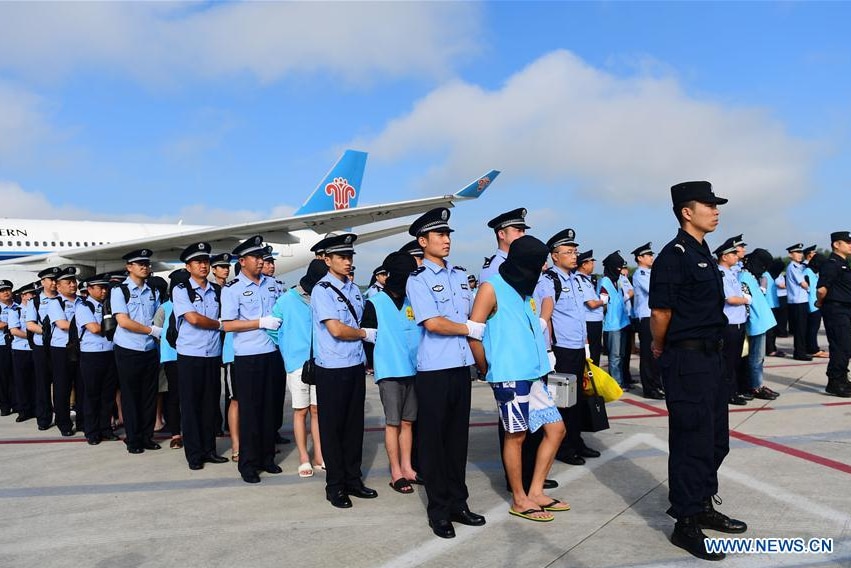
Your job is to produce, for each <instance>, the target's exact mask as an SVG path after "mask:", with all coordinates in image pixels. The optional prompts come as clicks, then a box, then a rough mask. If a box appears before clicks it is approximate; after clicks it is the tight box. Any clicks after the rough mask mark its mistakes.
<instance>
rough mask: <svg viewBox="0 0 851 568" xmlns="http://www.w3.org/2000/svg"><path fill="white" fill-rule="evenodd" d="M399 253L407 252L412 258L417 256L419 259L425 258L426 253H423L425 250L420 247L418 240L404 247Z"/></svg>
mask: <svg viewBox="0 0 851 568" xmlns="http://www.w3.org/2000/svg"><path fill="white" fill-rule="evenodd" d="M399 252H406V253H408V254H409V255H411V256H416V257H419V258H422V257H423V256H425V253H424V252H423V249H422V247H421V246H420V243H418V242H417V239H414V240H413V241H411V242H409V243H407V244H405V245H403V246H402V247H401V248H400V249H399Z"/></svg>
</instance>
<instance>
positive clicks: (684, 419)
mask: <svg viewBox="0 0 851 568" xmlns="http://www.w3.org/2000/svg"><path fill="white" fill-rule="evenodd" d="M723 359H724V357H723V354H722V353H705V352H703V351H687V350H682V349H675V348H670V347H669V348H667V349H666V350H665V352H664V353H663V354H662V357H661V358H660V363H659V364H660V368H661V370H662V384H663V385H664V387H665V403H666V405H667V407H668V446H669V449H670V454H669V456H668V486H669V492H668V499H669V500H670V502H671V508H670V509H668V514H669V515H671V516H672V517H674V518H677V519H681V518H683V517H690V516H692V515H696V514H698V513H700V512H701V511H703V503H704V501H705V500H706V499H708V498H710V497H712V496H713V495H715V494H717V493H718V468H719V467H721V463H722V462H723V461H724V457H725V456H726V455H727V454H728V453H729V452H730V428H729V415H728V410H727V399H728V398H729V397H728V390H727V382H726V377H725V374H726V372H725V365H724V361H723Z"/></svg>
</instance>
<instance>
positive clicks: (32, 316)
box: [24, 292, 53, 345]
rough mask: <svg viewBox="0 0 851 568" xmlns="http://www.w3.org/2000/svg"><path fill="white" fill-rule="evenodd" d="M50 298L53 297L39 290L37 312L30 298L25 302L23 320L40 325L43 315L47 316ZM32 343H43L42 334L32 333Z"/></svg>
mask: <svg viewBox="0 0 851 568" xmlns="http://www.w3.org/2000/svg"><path fill="white" fill-rule="evenodd" d="M51 300H53V298H51V297H49V296H45V295H44V292H41V293H40V294H39V295H38V313H36V310H35V301H34V300H30V301H29V303H27V307H26V315H25V318H26V319H25V321H28V322H30V321H31V322H34V323H37V324H38V325H41V322H42V321H44V318H45V317H47V310H48V308H49V307H50V305H49V304H50V302H51ZM24 329H25V330H26V326H24ZM33 343H35V344H36V345H43V344H44V336H43V335H42V334H40V333H34V334H33Z"/></svg>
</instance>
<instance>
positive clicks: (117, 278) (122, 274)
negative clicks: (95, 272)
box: [109, 270, 128, 282]
mask: <svg viewBox="0 0 851 568" xmlns="http://www.w3.org/2000/svg"><path fill="white" fill-rule="evenodd" d="M127 276H128V274H127V271H126V270H120V271H118V272H113V273H111V274H110V275H109V281H110V282H123V281H124V280H125V279H126V278H127Z"/></svg>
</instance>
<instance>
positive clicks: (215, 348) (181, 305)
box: [172, 278, 222, 357]
mask: <svg viewBox="0 0 851 568" xmlns="http://www.w3.org/2000/svg"><path fill="white" fill-rule="evenodd" d="M187 284H189V285H191V286H192V289H193V290H195V301H194V302H190V301H189V292H188V291H187V289H186V285H187ZM205 284H206V286H205V287H203V288H202V287H201V284H199V283H198V282H196V281H195V279H194V278H190V279H189V281H188V282H181V283H180V284H178V285H177V286H176V287H175V288H174V291H173V292H172V301H173V302H174V307H173V313H174V318H175V322H176V325H177V326H179V327H178V331H179V333H178V335H177V344H176V345H177V352H178V354H180V355H189V356H192V357H219V356H221V354H222V334H221V333H220V332H219V330H218V329H203V328H200V327H196V326H194V325H192V324H191V323H189V322H188V321H186V320H185V319H184V317H183V316H185V315H186V314H187V313H189V312H195V313H197V314H200V315H202V316H205V317H208V318H210V319H212V320H217V319H219V312H220V310H219V301H218V299H217V298H216V290H215V288H213V285H212V284H210V283H208V282H205Z"/></svg>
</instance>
